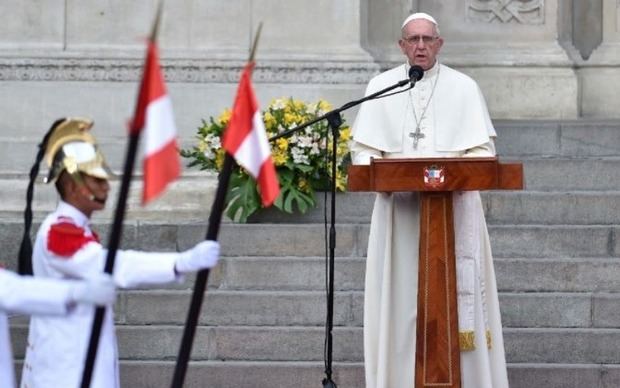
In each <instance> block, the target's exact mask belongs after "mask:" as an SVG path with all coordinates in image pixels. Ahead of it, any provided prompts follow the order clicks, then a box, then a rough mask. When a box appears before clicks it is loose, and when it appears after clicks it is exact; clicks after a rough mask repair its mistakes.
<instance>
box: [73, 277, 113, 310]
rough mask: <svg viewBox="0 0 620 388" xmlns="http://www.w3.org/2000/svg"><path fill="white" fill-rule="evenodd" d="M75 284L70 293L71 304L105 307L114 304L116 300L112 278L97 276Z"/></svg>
mask: <svg viewBox="0 0 620 388" xmlns="http://www.w3.org/2000/svg"><path fill="white" fill-rule="evenodd" d="M75 283H76V284H75V285H74V286H73V287H72V289H71V293H70V302H71V303H87V304H94V305H98V306H105V305H111V304H114V301H115V300H116V286H115V285H114V280H113V279H112V276H110V275H108V274H105V273H101V274H97V275H95V276H93V277H90V278H86V279H83V280H78V281H76V282H75Z"/></svg>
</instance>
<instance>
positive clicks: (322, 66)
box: [0, 57, 379, 84]
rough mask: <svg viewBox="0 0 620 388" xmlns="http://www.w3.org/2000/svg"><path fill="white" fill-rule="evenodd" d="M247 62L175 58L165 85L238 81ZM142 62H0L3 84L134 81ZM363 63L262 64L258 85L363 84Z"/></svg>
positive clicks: (167, 65)
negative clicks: (21, 82)
mask: <svg viewBox="0 0 620 388" xmlns="http://www.w3.org/2000/svg"><path fill="white" fill-rule="evenodd" d="M243 64H244V63H243V62H234V61H201V60H179V59H171V60H165V61H164V66H163V69H164V72H165V77H166V80H167V82H191V83H212V82H215V83H235V82H238V79H239V74H240V72H241V69H242V67H243ZM142 66H143V62H142V60H131V59H96V60H94V59H89V58H82V59H63V58H48V59H41V58H2V57H0V81H99V82H134V81H137V80H139V78H140V76H141V74H142ZM378 70H379V69H378V65H376V64H373V63H365V62H363V63H362V62H360V63H357V62H353V63H349V62H345V63H342V62H322V63H305V64H302V63H299V62H286V61H281V62H264V63H262V64H261V66H258V67H257V68H256V69H255V71H254V81H255V82H258V83H322V84H340V83H349V84H365V83H367V82H368V80H369V79H370V78H371V77H372V76H373V75H375V74H376V73H377V72H378Z"/></svg>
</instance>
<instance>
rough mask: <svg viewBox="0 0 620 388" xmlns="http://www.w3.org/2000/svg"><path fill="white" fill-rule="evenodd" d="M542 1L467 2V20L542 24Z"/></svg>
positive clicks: (502, 0)
mask: <svg viewBox="0 0 620 388" xmlns="http://www.w3.org/2000/svg"><path fill="white" fill-rule="evenodd" d="M544 5H545V1H544V0H468V5H467V17H468V19H469V20H472V21H477V22H486V23H520V24H542V23H543V22H544V16H545V13H544Z"/></svg>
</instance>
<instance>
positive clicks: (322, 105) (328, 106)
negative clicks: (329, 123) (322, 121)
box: [317, 100, 332, 111]
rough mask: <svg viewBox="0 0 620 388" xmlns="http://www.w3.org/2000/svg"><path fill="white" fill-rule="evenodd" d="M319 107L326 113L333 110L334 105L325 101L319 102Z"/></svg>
mask: <svg viewBox="0 0 620 388" xmlns="http://www.w3.org/2000/svg"><path fill="white" fill-rule="evenodd" d="M317 107H318V108H319V109H321V110H324V111H328V110H332V105H331V104H330V103H329V102H327V101H325V100H319V102H317Z"/></svg>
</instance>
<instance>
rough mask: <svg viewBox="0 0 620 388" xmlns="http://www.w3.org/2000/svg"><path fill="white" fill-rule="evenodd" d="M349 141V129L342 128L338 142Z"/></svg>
mask: <svg viewBox="0 0 620 388" xmlns="http://www.w3.org/2000/svg"><path fill="white" fill-rule="evenodd" d="M349 139H351V127H344V128H343V129H341V130H340V140H343V141H346V140H349Z"/></svg>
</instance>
